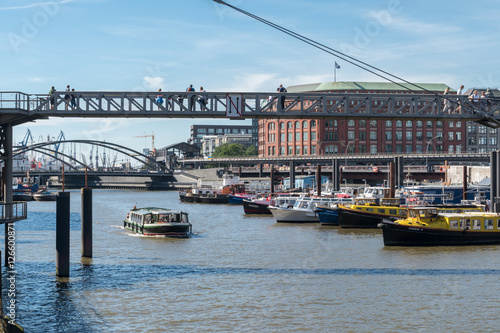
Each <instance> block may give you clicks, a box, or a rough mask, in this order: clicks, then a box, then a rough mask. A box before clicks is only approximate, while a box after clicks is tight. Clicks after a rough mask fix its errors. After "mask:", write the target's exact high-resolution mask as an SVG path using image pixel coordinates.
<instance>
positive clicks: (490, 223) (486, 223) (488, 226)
mask: <svg viewBox="0 0 500 333" xmlns="http://www.w3.org/2000/svg"><path fill="white" fill-rule="evenodd" d="M484 229H486V230H493V220H490V219H486V220H484Z"/></svg>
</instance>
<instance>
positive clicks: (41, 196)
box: [33, 189, 57, 201]
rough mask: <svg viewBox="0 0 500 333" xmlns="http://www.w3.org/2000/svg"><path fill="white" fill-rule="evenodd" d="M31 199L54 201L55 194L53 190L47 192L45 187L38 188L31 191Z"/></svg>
mask: <svg viewBox="0 0 500 333" xmlns="http://www.w3.org/2000/svg"><path fill="white" fill-rule="evenodd" d="M33 199H35V200H36V201H56V199H57V195H56V193H54V192H49V191H47V190H46V189H42V190H39V191H38V192H36V193H33Z"/></svg>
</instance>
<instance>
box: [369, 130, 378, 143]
mask: <svg viewBox="0 0 500 333" xmlns="http://www.w3.org/2000/svg"><path fill="white" fill-rule="evenodd" d="M370 140H375V141H376V140H377V131H370Z"/></svg>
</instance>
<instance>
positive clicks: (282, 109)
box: [278, 84, 287, 111]
mask: <svg viewBox="0 0 500 333" xmlns="http://www.w3.org/2000/svg"><path fill="white" fill-rule="evenodd" d="M278 92H279V93H282V94H284V93H286V92H287V91H286V88H285V87H283V85H282V84H280V86H279V88H278ZM285 99H286V97H285V95H283V96H281V97H280V106H281V111H284V110H285Z"/></svg>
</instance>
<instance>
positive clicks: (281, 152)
mask: <svg viewBox="0 0 500 333" xmlns="http://www.w3.org/2000/svg"><path fill="white" fill-rule="evenodd" d="M280 155H285V146H281V147H280Z"/></svg>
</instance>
